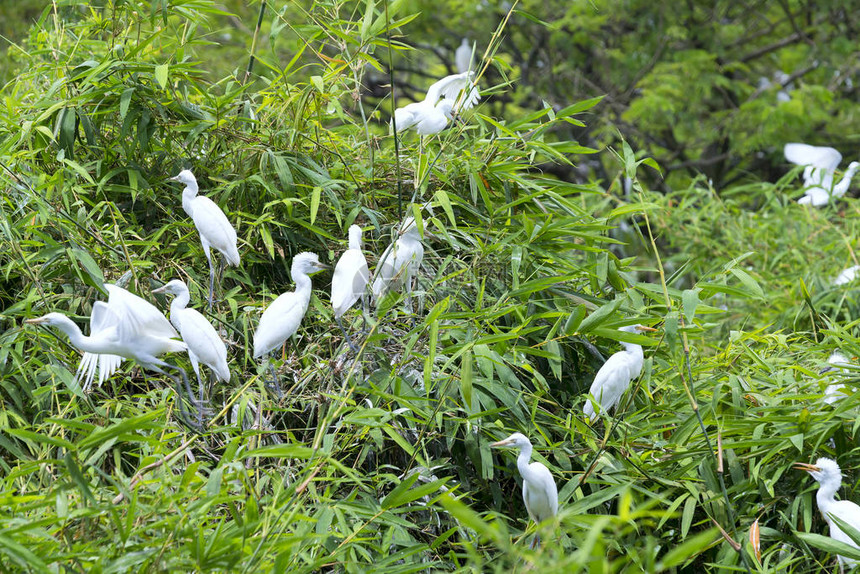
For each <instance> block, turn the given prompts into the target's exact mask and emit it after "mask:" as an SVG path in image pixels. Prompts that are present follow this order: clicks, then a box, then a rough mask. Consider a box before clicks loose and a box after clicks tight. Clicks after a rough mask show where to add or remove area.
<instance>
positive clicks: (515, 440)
mask: <svg viewBox="0 0 860 574" xmlns="http://www.w3.org/2000/svg"><path fill="white" fill-rule="evenodd" d="M531 445H532V443H531V441H530V440H529V439H528V437H526V435H524V434H522V433H518V432H515V433H514V434H512V435H511V436H509V437H508V438H506V439H505V440H500V441H499V442H494V443H492V444H491V445H490V446H491V447H508V448H519V449H522V448H525V447H526V446H531Z"/></svg>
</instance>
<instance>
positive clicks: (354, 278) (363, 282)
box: [331, 225, 370, 353]
mask: <svg viewBox="0 0 860 574" xmlns="http://www.w3.org/2000/svg"><path fill="white" fill-rule="evenodd" d="M369 281H370V271H369V270H368V268H367V259H366V258H365V257H364V253H362V252H361V227H359V226H358V225H350V227H349V248H348V249H347V250H346V251H344V252H343V255H341V256H340V259H338V261H337V265H335V267H334V276H333V277H332V280H331V306H332V308H334V320H335V321H337V325H338V327H340V330H341V331H342V332H343V336H344V337H346V342H347V343H349V348H350V349H352V351H353V352H354V353H356V352H358V351H357V349H356V348H355V345H353V344H352V340H351V339H350V338H349V334H348V333H347V332H346V329H344V327H343V322H342V321H341V320H340V318H341V317H343V314H344V313H346V312H347V311H349V309H350V308H352V306H353V305H355V302H356V301H358V299H359V297H363V295H364V290H365V289H366V288H367V283H368V282H369Z"/></svg>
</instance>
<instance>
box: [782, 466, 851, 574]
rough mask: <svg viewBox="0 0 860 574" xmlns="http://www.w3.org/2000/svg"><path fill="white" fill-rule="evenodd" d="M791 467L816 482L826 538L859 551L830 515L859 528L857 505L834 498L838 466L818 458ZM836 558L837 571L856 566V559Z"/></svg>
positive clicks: (838, 480) (837, 483) (817, 500)
mask: <svg viewBox="0 0 860 574" xmlns="http://www.w3.org/2000/svg"><path fill="white" fill-rule="evenodd" d="M794 468H795V469H797V470H805V471H806V472H808V473H809V474H810V475H811V476H812V478H814V479H815V480H817V481H818V492H817V493H816V495H815V502H816V503H817V504H818V510H819V512H821V514H822V516H824V520H825V521H826V522H827V526H829V527H830V538H832V539H833V540H837V541H839V542H844V543H846V544H848V545H850V546H853V547H854V548H857V549H858V550H860V546H857V543H855V542H854V541H853V540H851V537H850V536H848V535H847V534H845V533H844V532H842V529H840V528H839V526H838V525H837V524H836V523H835V522H834V521H833V518H832V517H834V516H836V517H838V518H839V520H841V521H843V522H845V523H847V524H850V525H851V526H853V527H854V528H857V529H860V506H857V505H856V504H854V503H853V502H851V501H850V500H836V498H835V495H836V491H837V490H839V487H840V486H842V471H841V470H839V465H838V464H836V461H835V460H831V459H829V458H824V457H822V458H819V459H818V460H816V461H815V464H806V463H802V462H798V463H795V464H794ZM837 557H838V560H839V569H840V571H841V570H843V568H844V567H845V566H848V567H849V568H853V567H854V566H856V565H857V562H856V560H852V559H851V558H846V557H844V556H840V555H838V554H837Z"/></svg>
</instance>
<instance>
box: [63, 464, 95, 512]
mask: <svg viewBox="0 0 860 574" xmlns="http://www.w3.org/2000/svg"><path fill="white" fill-rule="evenodd" d="M64 460H65V462H66V468H67V469H68V470H69V476H71V477H72V481H73V482H74V483H75V484H76V485H77V487H78V490H79V491H80V493H81V495H82V496H83V497H84V498H85V499H87V501H88V502H89V503H90V504H93V505H95V504H96V499H95V497H94V496H93V493H92V491H91V490H90V485H89V483H88V482H87V480H86V479H85V478H84V475H83V473H82V472H81V469H80V467H79V466H78V463H77V462H75V457H74V456H72V453H71V452H67V453H66V456H65V458H64Z"/></svg>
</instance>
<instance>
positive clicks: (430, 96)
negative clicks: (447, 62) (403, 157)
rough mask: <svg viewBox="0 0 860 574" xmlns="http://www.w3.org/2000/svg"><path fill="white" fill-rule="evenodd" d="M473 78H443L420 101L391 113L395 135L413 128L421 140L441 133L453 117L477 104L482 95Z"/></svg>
mask: <svg viewBox="0 0 860 574" xmlns="http://www.w3.org/2000/svg"><path fill="white" fill-rule="evenodd" d="M474 75H475V74H474V72H464V73H462V74H453V75H451V76H446V77H444V78H442V79H441V80H439V81H438V82H436V83H435V84H433V85H432V86H430V89H429V90H427V96H426V97H425V98H424V100H423V101H421V102H414V103H411V104H407V105H405V106H403V107H401V108H397V109H396V110H394V123H395V124H396V128H397V131H398V132H401V131H403V130H405V129H409V128H411V127H415V130H416V131H417V132H418V134H419V135H422V136H425V135H433V134H438V133H439V132H441V131H442V130H443V129H445V126H447V125H448V121H449V120H451V119H452V117H453V114H454V113H460V112H461V111H465V110H468V109H471V108H473V107H474V106H475V105H476V104H477V103H478V101H480V99H481V94H480V93H479V92H478V88H477V86H475V84H474V83H473V82H472V78H473V77H474ZM461 93H462V94H463V95H462V96H460V94H461ZM458 97H459V99H458ZM440 98H441V99H440Z"/></svg>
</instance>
